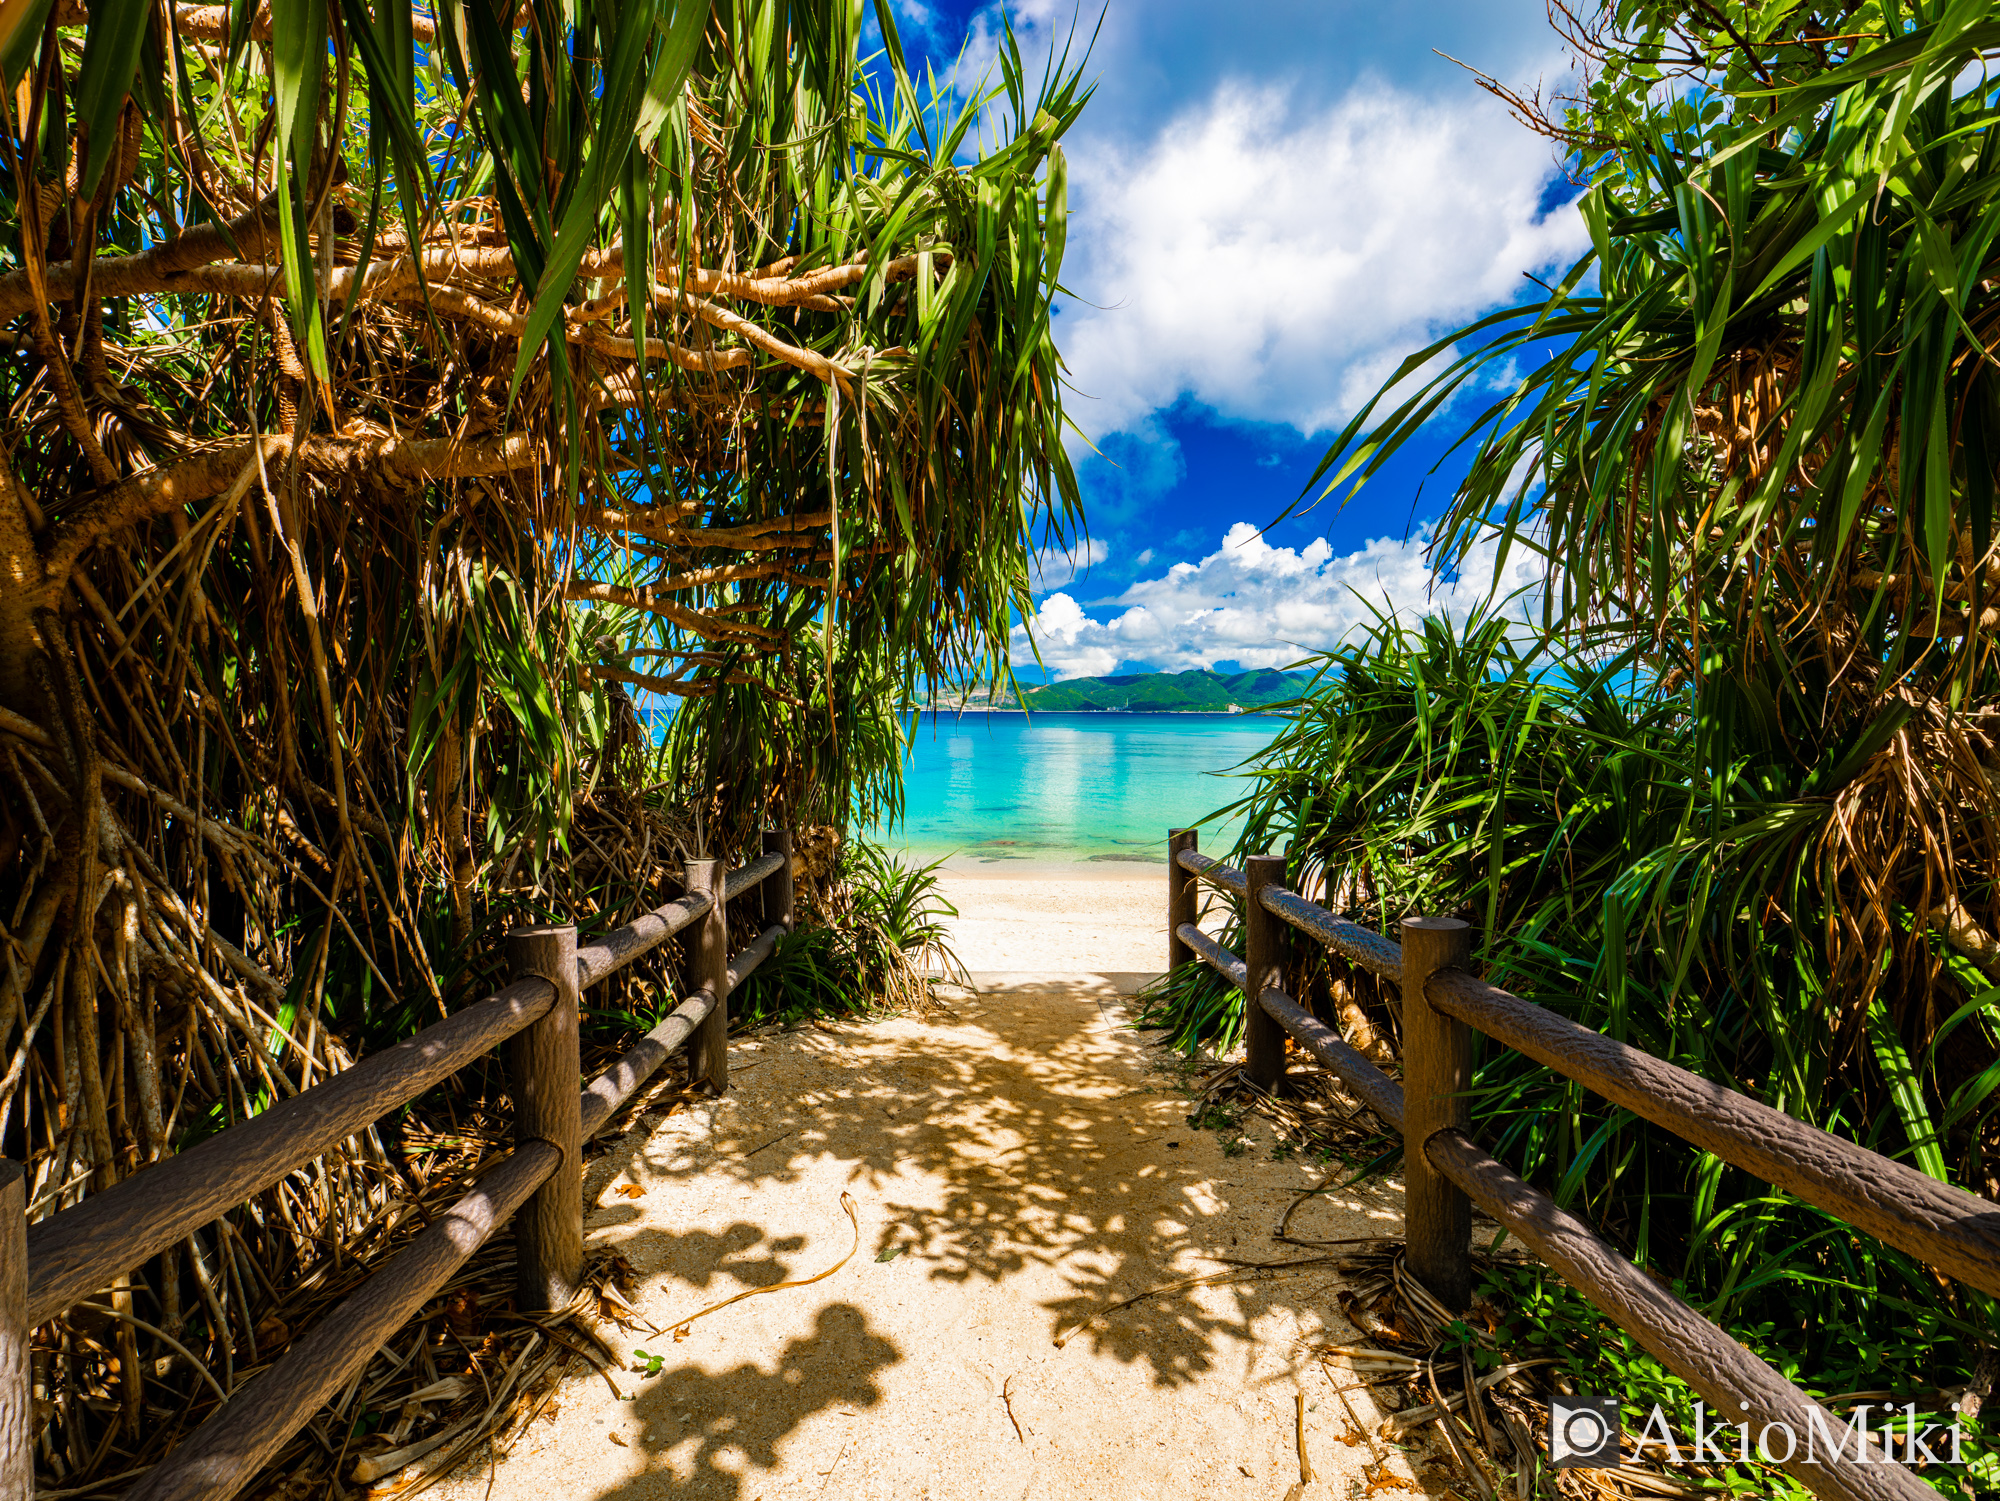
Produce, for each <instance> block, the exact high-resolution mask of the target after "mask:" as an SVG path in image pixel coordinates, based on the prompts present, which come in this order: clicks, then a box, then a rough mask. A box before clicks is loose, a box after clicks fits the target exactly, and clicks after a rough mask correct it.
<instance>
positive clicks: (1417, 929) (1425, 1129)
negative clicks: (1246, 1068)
mask: <svg viewBox="0 0 2000 1501" xmlns="http://www.w3.org/2000/svg"><path fill="white" fill-rule="evenodd" d="M1471 957H1472V929H1471V927H1470V926H1469V925H1468V924H1466V923H1463V922H1460V921H1459V920H1458V919H1457V918H1455V917H1406V918H1404V919H1403V985H1402V991H1403V1234H1404V1239H1405V1240H1406V1241H1407V1242H1408V1245H1409V1261H1408V1265H1409V1268H1410V1271H1411V1272H1412V1273H1414V1274H1415V1276H1416V1278H1417V1280H1418V1281H1419V1282H1421V1283H1423V1285H1424V1286H1425V1287H1427V1288H1429V1289H1430V1291H1431V1292H1432V1294H1433V1295H1435V1296H1436V1298H1437V1300H1438V1301H1439V1302H1440V1303H1442V1304H1444V1306H1445V1307H1446V1308H1449V1309H1450V1310H1451V1311H1452V1312H1453V1313H1462V1312H1463V1311H1464V1310H1465V1309H1466V1308H1467V1307H1469V1306H1470V1304H1471V1302H1472V1201H1471V1200H1470V1199H1468V1198H1466V1196H1465V1194H1464V1193H1463V1192H1462V1191H1461V1190H1460V1189H1459V1188H1458V1186H1457V1185H1456V1184H1454V1183H1453V1182H1452V1181H1451V1180H1450V1179H1449V1178H1446V1177H1445V1176H1444V1174H1442V1173H1440V1172H1439V1171H1438V1170H1437V1169H1436V1168H1434V1167H1432V1166H1431V1162H1430V1159H1429V1158H1428V1157H1426V1156H1425V1155H1424V1143H1425V1142H1427V1141H1429V1140H1430V1139H1431V1137H1433V1136H1435V1135H1436V1134H1437V1133H1438V1132H1439V1131H1443V1130H1446V1129H1448V1128H1453V1127H1455V1128H1457V1129H1458V1130H1461V1131H1463V1130H1465V1129H1466V1128H1467V1127H1468V1126H1469V1125H1470V1124H1471V1109H1470V1103H1469V1102H1468V1101H1467V1099H1466V1097H1465V1091H1466V1090H1468V1089H1470V1088H1471V1087H1472V1028H1471V1027H1469V1026H1467V1025H1466V1024H1465V1023H1464V1022H1462V1021H1457V1020H1455V1019H1453V1018H1452V1017H1449V1016H1446V1015H1445V1014H1444V1013H1443V1012H1442V1011H1439V1010H1437V1009H1435V1008H1434V1007H1433V1006H1432V1005H1431V1003H1430V1002H1429V1001H1428V1000H1426V999H1425V998H1424V984H1425V982H1426V981H1427V980H1429V979H1430V977H1431V976H1432V975H1434V974H1436V973H1437V972H1438V971H1439V970H1441V969H1461V968H1463V967H1464V966H1465V963H1466V961H1467V960H1468V959H1470V958H1471Z"/></svg>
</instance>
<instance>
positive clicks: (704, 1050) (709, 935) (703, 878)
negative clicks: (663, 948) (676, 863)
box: [687, 860, 729, 1094]
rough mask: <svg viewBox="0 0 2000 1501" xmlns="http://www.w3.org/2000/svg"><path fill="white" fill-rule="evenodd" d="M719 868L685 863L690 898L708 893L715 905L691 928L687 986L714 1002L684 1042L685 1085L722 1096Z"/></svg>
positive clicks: (723, 957) (723, 909) (723, 955)
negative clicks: (691, 941)
mask: <svg viewBox="0 0 2000 1501" xmlns="http://www.w3.org/2000/svg"><path fill="white" fill-rule="evenodd" d="M723 878H724V873H723V869H722V862H721V861H720V860H690V861H688V862H687V889H688V892H689V894H690V895H693V894H694V893H696V892H707V893H708V895H710V896H711V897H713V898H714V899H715V900H714V902H713V903H712V904H711V905H710V906H709V909H708V911H706V912H704V913H703V914H702V915H701V921H700V922H698V923H696V924H695V927H694V953H693V954H692V956H691V961H692V962H691V963H690V965H689V968H688V984H689V987H690V988H691V989H693V990H697V991H699V990H706V991H707V992H709V994H711V995H713V996H714V997H715V1004H714V1005H713V1006H711V1007H709V1009H708V1015H707V1016H706V1017H704V1018H703V1019H702V1023H701V1025H700V1026H699V1027H696V1028H695V1031H694V1036H693V1037H690V1038H689V1039H688V1082H689V1083H690V1084H699V1085H702V1086H704V1087H705V1088H708V1089H710V1090H713V1091H714V1092H715V1093H716V1094H721V1093H722V1091H723V1090H725V1089H727V1088H729V912H728V904H727V902H726V901H725V900H724V898H723V885H722V883H723Z"/></svg>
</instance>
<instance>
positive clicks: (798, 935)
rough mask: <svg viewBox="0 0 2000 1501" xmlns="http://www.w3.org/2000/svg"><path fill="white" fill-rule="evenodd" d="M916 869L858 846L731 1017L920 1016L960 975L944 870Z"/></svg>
mask: <svg viewBox="0 0 2000 1501" xmlns="http://www.w3.org/2000/svg"><path fill="white" fill-rule="evenodd" d="M940 863H941V862H933V863H932V864H929V865H913V864H908V863H906V862H904V861H903V860H901V859H899V858H898V857H897V856H895V855H893V854H891V853H890V852H888V851H887V850H884V849H882V848H881V847H880V846H878V845H874V844H870V843H869V842H868V841H866V840H861V839H857V840H854V841H853V842H852V843H850V844H849V845H848V846H847V848H846V850H845V851H844V852H843V854H842V857H841V863H840V869H839V872H838V876H837V879H836V880H835V882H834V884H833V886H832V888H831V890H830V891H829V892H828V893H827V894H826V895H825V896H824V897H823V898H822V899H820V900H819V901H816V902H814V903H812V904H811V907H812V910H810V911H807V912H802V913H801V915H800V921H799V925H798V928H797V930H796V931H794V932H792V933H788V934H786V935H785V936H784V937H783V938H781V939H779V940H778V945H777V947H776V948H775V949H774V950H773V951H772V953H771V957H770V958H768V959H766V960H765V961H764V962H763V963H762V964H761V965H759V966H758V967H757V970H756V972H755V973H754V974H752V975H751V976H750V978H749V979H748V980H747V981H745V982H744V985H743V988H742V989H741V990H740V991H738V992H737V994H736V996H734V997H732V998H731V1000H732V1007H731V1009H732V1010H734V1011H735V1012H736V1019H737V1021H738V1022H739V1023H740V1024H742V1025H746V1026H760V1025H766V1024H769V1023H773V1022H775V1023H778V1024H781V1025H785V1026H794V1025H797V1024H798V1023H800V1022H803V1021H807V1020H809V1019H811V1018H812V1017H815V1016H841V1015H850V1014H854V1013H857V1012H868V1011H874V1010H881V1009H918V1010H921V1009H922V1008H923V1007H925V1006H927V1005H929V1004H930V1003H931V1001H932V990H933V987H934V986H935V985H936V984H937V982H938V980H939V978H940V977H945V978H949V977H952V976H954V975H962V974H963V973H964V970H963V967H962V966H961V965H960V964H959V962H958V956H957V955H956V954H955V953H953V951H952V948H951V930H950V928H949V927H948V926H947V923H948V920H949V919H951V918H954V917H956V916H958V909H957V908H956V907H954V906H953V905H952V904H951V903H950V902H949V901H947V900H946V899H945V897H944V894H943V893H942V891H940V890H939V888H938V874H937V872H938V866H939V864H940Z"/></svg>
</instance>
